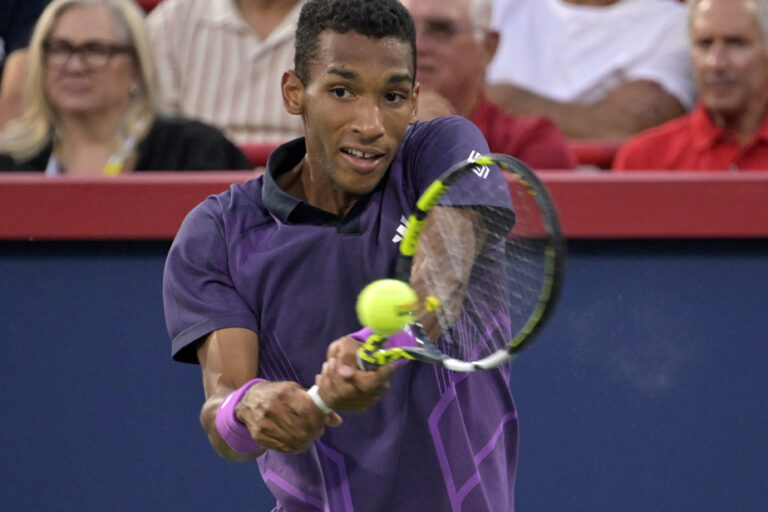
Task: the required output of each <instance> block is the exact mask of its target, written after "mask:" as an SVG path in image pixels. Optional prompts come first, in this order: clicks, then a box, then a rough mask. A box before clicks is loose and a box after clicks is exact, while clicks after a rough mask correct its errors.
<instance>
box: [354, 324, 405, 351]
mask: <svg viewBox="0 0 768 512" xmlns="http://www.w3.org/2000/svg"><path fill="white" fill-rule="evenodd" d="M371 334H373V330H372V329H371V328H369V327H363V328H362V329H360V330H359V331H357V332H353V333H351V334H347V336H349V337H350V338H354V339H356V340H357V341H365V340H367V339H368V337H369V336H370V335H371ZM418 344H419V343H418V342H417V341H416V338H415V337H414V336H413V334H411V331H410V330H409V329H408V328H406V329H404V330H402V331H400V332H398V333H396V334H393V335H392V336H390V337H389V338H388V339H387V344H386V345H384V348H394V347H415V346H417V345H418Z"/></svg>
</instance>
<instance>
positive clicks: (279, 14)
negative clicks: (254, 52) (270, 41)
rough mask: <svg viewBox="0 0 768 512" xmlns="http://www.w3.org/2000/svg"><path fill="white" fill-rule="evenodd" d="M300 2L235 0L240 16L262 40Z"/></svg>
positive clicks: (293, 0)
mask: <svg viewBox="0 0 768 512" xmlns="http://www.w3.org/2000/svg"><path fill="white" fill-rule="evenodd" d="M298 2H299V0H235V4H236V6H237V9H238V10H239V11H240V15H241V16H242V17H243V20H244V21H245V22H246V23H248V25H250V26H251V28H253V30H254V31H255V32H256V34H257V35H258V36H259V37H260V38H261V39H266V38H267V37H268V36H269V34H271V33H272V31H273V30H274V29H275V28H276V27H277V26H278V25H279V24H280V23H281V22H282V21H283V20H284V19H285V17H286V16H287V15H288V13H289V12H291V10H292V9H293V8H294V7H295V6H296V4H297V3H298Z"/></svg>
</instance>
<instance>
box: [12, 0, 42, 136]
mask: <svg viewBox="0 0 768 512" xmlns="http://www.w3.org/2000/svg"><path fill="white" fill-rule="evenodd" d="M50 1H51V0H2V4H3V6H2V9H0V10H1V11H2V16H0V130H2V128H3V126H5V123H7V122H8V121H9V120H10V119H13V118H16V117H18V116H19V115H21V110H22V106H21V103H22V90H23V87H22V84H23V82H24V75H25V74H26V72H27V50H26V47H27V45H28V44H29V38H30V36H31V35H32V28H33V27H34V26H35V23H36V22H37V18H38V17H39V16H40V13H42V12H43V9H45V6H46V5H48V4H49V3H50Z"/></svg>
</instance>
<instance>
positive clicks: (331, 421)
mask: <svg viewBox="0 0 768 512" xmlns="http://www.w3.org/2000/svg"><path fill="white" fill-rule="evenodd" d="M342 421H344V420H342V419H341V416H339V414H338V413H337V412H331V413H328V414H327V415H326V416H325V424H326V425H328V426H329V427H338V426H339V425H341V423H342Z"/></svg>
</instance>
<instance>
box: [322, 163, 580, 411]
mask: <svg viewBox="0 0 768 512" xmlns="http://www.w3.org/2000/svg"><path fill="white" fill-rule="evenodd" d="M493 167H498V168H501V169H503V171H502V172H501V173H496V172H494V169H492V168H493ZM500 174H503V179H502V177H500ZM565 258H566V249H565V240H564V237H563V235H562V232H561V230H560V222H559V219H558V216H557V211H556V209H555V205H554V202H553V201H552V198H551V196H550V194H549V192H548V191H547V189H546V187H545V186H544V184H543V183H542V182H541V181H540V180H539V178H538V177H537V176H536V174H534V172H533V171H532V170H531V169H530V168H528V166H527V165H525V164H524V163H523V162H521V161H520V160H517V159H515V158H512V157H510V156H507V155H503V154H490V155H487V156H481V157H479V158H475V159H473V160H471V161H466V162H460V163H459V164H457V165H455V166H453V167H451V168H450V169H448V170H447V171H445V172H444V173H443V174H442V175H441V177H440V178H438V179H437V180H435V181H434V182H433V183H432V184H431V185H430V186H429V187H428V188H427V189H426V190H425V192H424V193H423V194H422V195H421V197H420V198H419V199H418V201H417V203H416V207H415V211H414V212H413V213H412V214H411V215H410V217H409V219H408V225H407V228H406V232H405V234H404V236H403V239H402V241H401V242H400V245H399V254H398V258H397V263H396V266H395V272H394V276H393V277H394V278H395V279H399V280H401V281H404V282H406V283H409V284H410V286H411V287H412V288H413V290H414V291H415V292H416V294H417V296H418V298H419V306H418V311H417V313H416V314H415V315H414V320H413V322H412V323H410V325H408V326H407V328H406V329H407V330H409V331H410V333H411V334H412V336H413V338H415V340H416V344H415V346H401V347H391V348H386V347H385V345H386V342H387V337H386V336H382V335H380V334H373V335H371V336H370V337H369V338H368V339H367V340H366V341H365V342H364V344H363V345H362V347H361V348H360V349H359V351H358V363H359V366H360V368H361V369H366V370H370V369H374V368H376V367H378V366H380V365H383V364H387V363H390V362H393V361H396V360H399V359H409V360H418V361H423V362H427V363H431V364H435V365H439V366H442V367H444V368H446V369H448V370H452V371H458V372H474V371H477V370H485V369H491V368H496V367H498V366H500V365H503V364H505V363H507V362H509V361H511V360H513V359H515V358H516V357H517V356H518V355H519V354H520V352H521V351H522V350H523V349H524V348H526V347H528V346H529V345H530V344H531V342H532V341H533V340H534V338H535V336H536V334H537V333H538V332H539V331H540V329H541V327H542V326H543V325H544V323H545V321H546V319H547V318H548V317H549V315H550V314H551V312H552V310H553V308H554V305H555V303H556V301H557V299H558V296H559V292H560V288H561V284H562V280H563V270H564V264H565ZM309 394H310V396H312V398H313V400H314V401H315V403H317V404H318V407H320V409H322V410H324V411H326V412H329V411H330V409H329V408H328V407H326V406H325V404H324V403H322V399H320V397H319V395H318V394H317V387H316V386H313V387H312V388H310V390H309Z"/></svg>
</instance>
